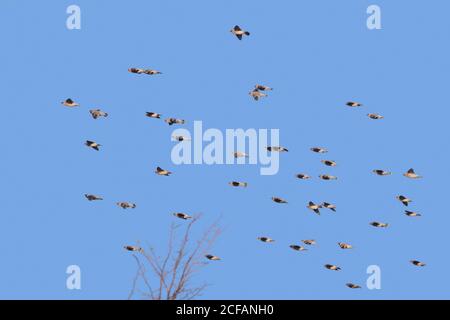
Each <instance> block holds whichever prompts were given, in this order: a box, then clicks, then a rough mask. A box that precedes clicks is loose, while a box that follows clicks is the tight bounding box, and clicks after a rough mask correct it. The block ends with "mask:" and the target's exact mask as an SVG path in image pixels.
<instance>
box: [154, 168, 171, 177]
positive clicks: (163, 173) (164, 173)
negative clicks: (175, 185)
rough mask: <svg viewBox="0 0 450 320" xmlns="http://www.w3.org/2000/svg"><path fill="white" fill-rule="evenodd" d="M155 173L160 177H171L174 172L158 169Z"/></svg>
mask: <svg viewBox="0 0 450 320" xmlns="http://www.w3.org/2000/svg"><path fill="white" fill-rule="evenodd" d="M155 173H156V174H157V175H159V176H166V177H168V176H170V175H171V174H172V172H170V171H168V170H164V169H162V168H161V167H156V170H155Z"/></svg>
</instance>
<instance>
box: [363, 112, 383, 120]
mask: <svg viewBox="0 0 450 320" xmlns="http://www.w3.org/2000/svg"><path fill="white" fill-rule="evenodd" d="M367 116H368V117H369V118H370V119H373V120H380V119H383V118H384V117H383V116H382V115H379V114H377V113H369V114H367Z"/></svg>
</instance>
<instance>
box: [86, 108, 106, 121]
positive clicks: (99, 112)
mask: <svg viewBox="0 0 450 320" xmlns="http://www.w3.org/2000/svg"><path fill="white" fill-rule="evenodd" d="M89 112H90V114H91V116H92V118H94V119H97V118H100V117H104V118H106V117H107V116H108V113H107V112H104V111H102V110H100V109H92V110H89Z"/></svg>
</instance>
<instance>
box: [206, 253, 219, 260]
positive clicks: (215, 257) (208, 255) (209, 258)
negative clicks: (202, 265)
mask: <svg viewBox="0 0 450 320" xmlns="http://www.w3.org/2000/svg"><path fill="white" fill-rule="evenodd" d="M205 257H206V259H208V260H212V261H218V260H220V258H219V257H218V256H215V255H212V254H207V255H205Z"/></svg>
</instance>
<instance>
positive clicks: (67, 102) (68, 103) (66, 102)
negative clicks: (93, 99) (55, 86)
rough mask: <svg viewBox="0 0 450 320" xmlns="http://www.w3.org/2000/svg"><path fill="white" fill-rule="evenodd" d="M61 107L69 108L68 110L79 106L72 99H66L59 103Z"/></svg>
mask: <svg viewBox="0 0 450 320" xmlns="http://www.w3.org/2000/svg"><path fill="white" fill-rule="evenodd" d="M61 104H62V105H64V106H66V107H69V108H73V107H78V106H79V104H78V103H76V102H75V101H73V100H72V99H70V98H69V99H66V100H64V101H63V102H61Z"/></svg>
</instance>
